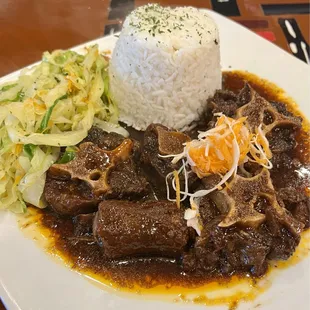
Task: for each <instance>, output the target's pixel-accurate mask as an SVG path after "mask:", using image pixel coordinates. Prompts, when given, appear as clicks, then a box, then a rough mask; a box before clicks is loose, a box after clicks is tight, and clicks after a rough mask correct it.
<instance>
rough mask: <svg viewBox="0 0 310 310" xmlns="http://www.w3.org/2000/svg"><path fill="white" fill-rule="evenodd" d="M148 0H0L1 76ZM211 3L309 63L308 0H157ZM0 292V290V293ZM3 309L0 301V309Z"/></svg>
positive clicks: (103, 29)
mask: <svg viewBox="0 0 310 310" xmlns="http://www.w3.org/2000/svg"><path fill="white" fill-rule="evenodd" d="M148 2H149V1H146V0H136V1H135V0H87V1H85V0H66V1H64V0H44V1H43V0H40V1H38V0H0V42H1V43H0V76H3V75H6V74H8V73H10V72H12V71H15V70H17V69H20V68H22V67H24V66H26V65H29V64H31V63H33V62H35V61H37V60H39V59H40V58H41V55H42V53H43V52H44V51H45V50H49V51H51V50H54V49H59V48H61V49H66V48H69V47H72V46H74V45H77V44H80V43H83V42H86V41H89V40H92V39H96V38H99V37H102V36H104V35H105V34H110V33H113V32H116V31H118V30H120V29H121V24H122V21H123V20H124V18H125V16H126V15H127V14H128V13H129V12H130V11H131V10H133V9H134V8H135V7H137V6H140V5H143V4H146V3H148ZM156 2H157V3H161V4H162V5H171V6H176V5H192V6H196V7H199V8H209V9H213V10H215V11H217V12H219V13H221V14H223V15H226V16H228V17H229V18H231V19H233V20H235V21H236V22H238V23H240V24H242V25H244V26H245V27H248V28H250V29H251V30H252V31H254V32H256V33H257V34H258V35H261V36H263V37H265V38H266V39H267V40H270V41H271V42H273V43H275V44H277V45H278V46H280V47H282V48H283V49H285V50H286V51H288V52H290V53H292V54H293V55H295V56H296V57H298V58H299V59H301V60H302V61H304V62H306V63H308V64H309V58H310V52H309V37H310V23H309V1H308V0H295V1H294V0H281V1H279V0H191V1H190V0H159V1H156ZM0 297H1V296H0ZM2 309H4V307H3V305H2V304H1V301H0V310H2Z"/></svg>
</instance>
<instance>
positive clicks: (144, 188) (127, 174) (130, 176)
mask: <svg viewBox="0 0 310 310" xmlns="http://www.w3.org/2000/svg"><path fill="white" fill-rule="evenodd" d="M108 182H109V186H110V187H111V191H110V193H109V194H107V197H106V198H117V199H122V198H127V199H137V198H141V197H143V196H144V195H145V194H147V192H148V191H149V186H148V182H147V180H146V178H145V177H144V176H143V174H142V172H141V169H140V167H139V166H137V165H136V164H135V163H134V161H133V160H132V158H131V159H128V160H127V161H124V162H121V163H119V164H118V165H116V166H115V167H114V168H113V169H111V172H110V174H109V178H108Z"/></svg>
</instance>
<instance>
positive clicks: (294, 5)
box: [0, 0, 310, 76]
mask: <svg viewBox="0 0 310 310" xmlns="http://www.w3.org/2000/svg"><path fill="white" fill-rule="evenodd" d="M148 2H149V1H147V0H136V1H135V0H0V76H3V75H6V74H8V73H10V72H12V71H15V70H17V69H19V68H21V67H24V66H26V65H29V64H31V63H33V62H35V61H37V60H39V59H40V58H41V54H42V52H43V51H45V50H53V49H57V48H62V49H65V48H69V47H72V46H74V45H77V44H80V43H83V42H86V41H89V40H92V39H96V38H99V37H102V36H103V35H106V34H110V33H113V32H117V31H119V30H120V29H121V24H122V21H123V20H124V18H125V16H126V15H127V14H128V13H129V12H130V11H131V10H133V9H134V8H135V7H137V6H140V5H143V4H146V3H148ZM154 2H158V3H161V4H162V5H170V6H177V5H179V6H180V5H192V6H196V7H199V8H208V9H211V10H214V11H216V12H218V13H220V14H223V15H226V16H227V17H229V18H231V19H233V20H235V21H236V22H238V23H240V24H242V25H243V26H245V27H247V28H249V29H251V30H252V31H254V32H256V33H257V34H258V35H260V36H263V37H265V38H266V39H267V40H269V41H271V42H273V43H275V44H277V45H278V46H280V47H281V48H283V49H285V50H286V51H288V52H289V53H292V54H293V55H295V56H296V57H298V58H299V59H301V60H302V61H304V62H306V63H309V58H310V52H309V36H310V23H309V7H310V3H309V0H159V1H154Z"/></svg>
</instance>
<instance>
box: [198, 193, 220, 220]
mask: <svg viewBox="0 0 310 310" xmlns="http://www.w3.org/2000/svg"><path fill="white" fill-rule="evenodd" d="M199 214H200V217H201V220H202V223H203V225H207V224H208V223H209V222H211V221H212V220H214V219H215V218H216V217H217V216H218V215H220V211H219V209H218V208H217V206H216V204H215V202H214V201H213V200H212V199H211V198H209V197H208V196H204V197H202V198H201V200H200V203H199Z"/></svg>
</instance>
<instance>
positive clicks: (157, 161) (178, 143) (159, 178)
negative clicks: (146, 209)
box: [141, 124, 198, 198]
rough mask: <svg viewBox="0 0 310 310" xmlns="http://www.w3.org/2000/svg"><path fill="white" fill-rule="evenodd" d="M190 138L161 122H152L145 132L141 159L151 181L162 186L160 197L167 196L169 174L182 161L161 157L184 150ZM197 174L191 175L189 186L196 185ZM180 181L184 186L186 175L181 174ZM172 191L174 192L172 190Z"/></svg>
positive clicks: (158, 186)
mask: <svg viewBox="0 0 310 310" xmlns="http://www.w3.org/2000/svg"><path fill="white" fill-rule="evenodd" d="M189 140H190V137H189V136H188V135H186V134H184V133H181V132H178V131H174V130H172V129H168V128H167V127H165V126H163V125H159V124H151V125H150V126H148V128H147V129H146V131H145V133H144V141H143V147H142V156H141V160H142V163H143V164H144V171H145V172H146V174H147V176H148V180H149V182H151V183H152V185H153V186H154V188H155V189H156V188H157V189H158V188H162V189H163V191H159V192H158V195H159V197H160V198H165V197H166V183H165V179H166V176H167V174H169V173H170V172H172V171H174V170H179V169H180V167H181V165H182V162H181V161H179V162H178V163H177V164H173V163H172V162H171V160H172V158H171V157H170V158H164V157H161V155H162V156H165V155H171V154H172V155H177V154H180V153H182V152H183V149H184V145H183V144H184V143H186V142H187V141H189ZM197 179H198V178H197V176H196V174H193V173H192V174H190V175H189V180H188V182H189V187H190V188H191V186H193V185H194V183H195V182H196V181H197ZM180 183H181V186H182V188H184V177H183V175H182V174H180ZM171 192H173V191H172V190H171Z"/></svg>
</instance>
